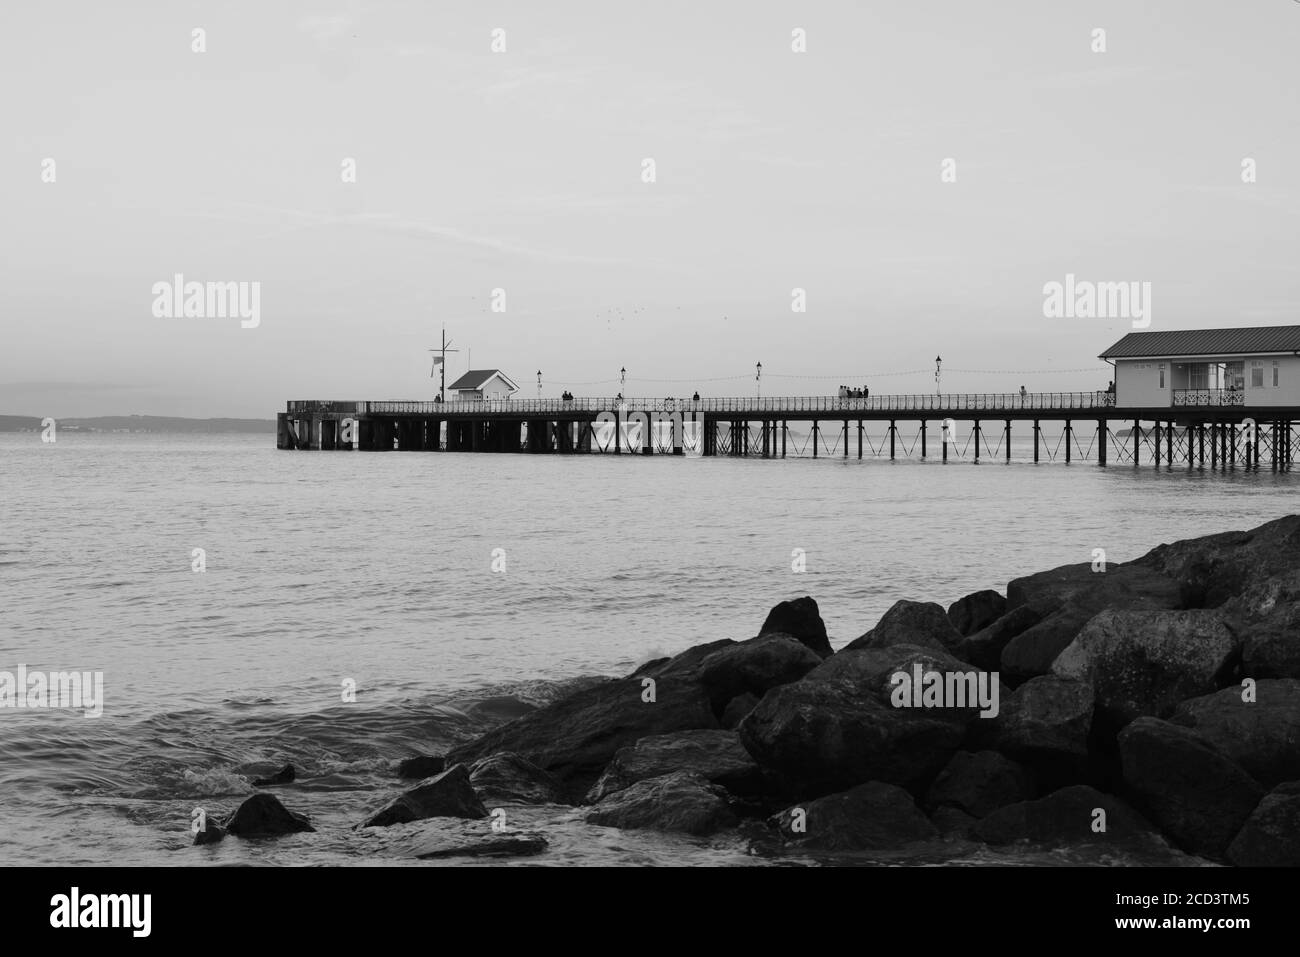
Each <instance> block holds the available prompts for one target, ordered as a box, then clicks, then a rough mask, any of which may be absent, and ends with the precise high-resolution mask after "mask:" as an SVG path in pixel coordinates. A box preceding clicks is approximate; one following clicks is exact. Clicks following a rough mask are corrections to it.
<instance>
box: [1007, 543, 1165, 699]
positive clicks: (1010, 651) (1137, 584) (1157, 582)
mask: <svg viewBox="0 0 1300 957" xmlns="http://www.w3.org/2000/svg"><path fill="white" fill-rule="evenodd" d="M1105 568H1106V570H1105V571H1100V570H1098V571H1093V566H1092V565H1091V564H1089V563H1083V564H1079V565H1063V566H1061V567H1060V568H1053V569H1051V570H1050V571H1045V572H1039V573H1038V574H1035V575H1027V576H1025V577H1024V578H1017V579H1015V580H1013V581H1012V582H1011V583H1010V584H1009V585H1007V611H1008V612H1011V611H1014V610H1015V609H1017V608H1030V609H1032V610H1033V611H1035V612H1037V613H1038V614H1039V616H1041V619H1042V620H1041V621H1039V622H1038V623H1037V624H1036V625H1033V626H1031V627H1029V628H1026V629H1025V630H1024V631H1022V632H1021V633H1020V634H1018V635H1016V636H1015V637H1013V638H1012V639H1011V640H1010V641H1009V642H1007V644H1006V647H1004V648H1003V650H1002V671H1003V672H1005V673H1006V675H1007V677H1008V679H1011V680H1013V681H1023V680H1025V679H1027V678H1033V677H1036V676H1038V675H1043V674H1047V673H1048V672H1049V671H1050V670H1051V667H1052V662H1054V661H1055V660H1056V658H1057V656H1058V655H1060V653H1061V652H1062V651H1064V650H1065V649H1066V647H1068V646H1069V644H1070V643H1071V642H1072V641H1074V639H1075V637H1077V636H1078V634H1079V632H1080V631H1082V630H1083V626H1084V625H1086V624H1087V623H1088V621H1089V620H1091V619H1092V617H1093V616H1094V615H1096V614H1097V613H1098V612H1099V611H1102V610H1103V609H1106V608H1123V609H1128V610H1160V609H1176V608H1181V607H1183V606H1182V604H1181V603H1180V602H1181V598H1180V592H1179V588H1178V585H1177V583H1176V582H1174V581H1173V580H1171V579H1170V578H1168V577H1167V576H1165V575H1163V574H1161V573H1160V572H1159V571H1156V570H1154V569H1151V568H1148V567H1145V566H1141V565H1137V564H1135V563H1129V564H1127V565H1116V564H1110V565H1106V566H1105Z"/></svg>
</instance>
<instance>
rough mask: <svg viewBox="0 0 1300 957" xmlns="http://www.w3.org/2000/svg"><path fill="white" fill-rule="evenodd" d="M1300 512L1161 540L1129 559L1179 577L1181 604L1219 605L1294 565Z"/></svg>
mask: <svg viewBox="0 0 1300 957" xmlns="http://www.w3.org/2000/svg"><path fill="white" fill-rule="evenodd" d="M1298 555H1300V515H1289V516H1287V517H1286V518H1280V519H1278V520H1276V521H1273V522H1268V523H1266V524H1264V525H1260V526H1259V527H1258V528H1255V529H1252V530H1251V531H1249V532H1224V533H1222V534H1220V535H1209V536H1205V537H1203V538H1194V539H1187V540H1185V541H1180V542H1175V543H1173V544H1172V545H1161V546H1159V547H1158V548H1154V549H1152V550H1151V551H1150V552H1148V553H1147V554H1145V555H1143V556H1142V557H1141V558H1139V559H1138V560H1137V561H1136V562H1133V563H1131V564H1134V565H1141V566H1143V567H1146V568H1149V569H1152V570H1153V571H1156V572H1158V573H1159V574H1162V575H1164V576H1166V577H1168V578H1170V579H1172V580H1174V581H1175V582H1177V584H1178V587H1179V591H1180V596H1181V601H1182V605H1181V607H1183V608H1218V607H1219V606H1220V605H1223V604H1224V603H1225V602H1227V601H1229V600H1230V599H1233V598H1236V597H1240V596H1242V595H1243V594H1245V593H1246V592H1247V591H1248V590H1250V589H1251V588H1252V586H1255V585H1257V584H1258V583H1260V582H1263V581H1267V580H1268V579H1270V578H1274V577H1276V576H1282V575H1287V574H1288V573H1290V572H1293V571H1294V570H1295V568H1296V563H1297V556H1298Z"/></svg>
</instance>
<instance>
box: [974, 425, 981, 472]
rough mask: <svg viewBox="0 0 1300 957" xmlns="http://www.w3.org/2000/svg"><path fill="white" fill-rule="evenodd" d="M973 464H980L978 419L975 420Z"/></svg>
mask: <svg viewBox="0 0 1300 957" xmlns="http://www.w3.org/2000/svg"><path fill="white" fill-rule="evenodd" d="M975 464H976V465H979V464H980V420H979V419H976V420H975Z"/></svg>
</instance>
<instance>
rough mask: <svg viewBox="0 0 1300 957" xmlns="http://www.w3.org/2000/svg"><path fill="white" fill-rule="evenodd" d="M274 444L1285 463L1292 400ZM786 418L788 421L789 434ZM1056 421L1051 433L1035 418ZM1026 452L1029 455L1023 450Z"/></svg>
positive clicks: (1004, 405) (374, 410)
mask: <svg viewBox="0 0 1300 957" xmlns="http://www.w3.org/2000/svg"><path fill="white" fill-rule="evenodd" d="M277 418H278V428H277V443H276V444H277V447H278V448H280V449H294V450H320V451H369V452H379V451H403V452H412V451H415V452H497V453H504V452H512V453H531V454H561V455H584V454H612V455H624V454H634V455H657V454H668V455H701V456H705V457H715V456H738V457H757V458H781V459H783V458H787V457H793V458H814V459H815V458H841V459H846V458H857V459H862V458H864V457H868V458H877V459H888V460H897V459H935V460H938V461H941V462H950V461H952V462H969V463H982V462H994V461H1005V462H1011V461H1013V454H1012V440H1013V437H1017V438H1020V439H1021V440H1022V443H1021V453H1020V454H1019V455H1018V456H1017V457H1016V458H1015V459H1014V460H1016V461H1033V462H1036V463H1037V462H1064V463H1072V462H1091V463H1094V464H1096V465H1102V466H1104V465H1117V464H1128V465H1152V466H1165V467H1175V466H1185V467H1189V468H1205V467H1207V466H1208V467H1209V468H1213V469H1217V468H1224V469H1228V468H1245V469H1260V468H1271V469H1273V470H1276V471H1290V469H1291V467H1292V465H1293V463H1294V461H1295V458H1294V449H1295V444H1296V443H1295V439H1296V438H1297V436H1296V429H1297V424H1300V407H1296V406H1290V405H1287V406H1283V405H1278V406H1261V405H1255V404H1251V405H1250V406H1249V407H1247V406H1245V405H1244V404H1243V394H1242V393H1240V392H1235V391H1232V390H1226V389H1225V390H1219V389H1194V390H1193V389H1188V390H1177V391H1175V392H1174V393H1173V394H1172V396H1171V402H1170V404H1169V405H1167V406H1164V405H1149V406H1129V407H1121V406H1119V405H1117V404H1116V395H1115V393H1114V392H1110V391H1099V392H1038V393H1027V394H1023V395H1022V394H1020V393H1001V394H998V393H993V394H954V395H879V396H876V395H873V396H871V397H869V398H840V397H836V396H785V397H770V398H769V397H764V398H716V399H699V400H693V399H644V398H641V399H638V398H628V399H619V398H573V399H567V400H566V399H535V400H518V399H481V400H457V401H449V402H424V401H419V402H409V401H329V400H298V401H290V402H289V403H288V405H287V408H286V410H285V411H284V412H281V413H279V415H278V417H277ZM791 423H794V424H796V425H797V426H802V428H800V429H797V430H796V432H797V433H798V435H797V437H796V434H795V433H792V430H791V428H790V425H791ZM1044 423H1060V424H1061V427H1060V429H1059V431H1056V430H1053V431H1051V432H1049V431H1047V430H1045V429H1044V428H1043V424H1044ZM1031 456H1032V458H1031Z"/></svg>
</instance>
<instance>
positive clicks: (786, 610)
mask: <svg viewBox="0 0 1300 957" xmlns="http://www.w3.org/2000/svg"><path fill="white" fill-rule="evenodd" d="M758 633H759V635H760V636H762V635H768V634H782V635H789V636H790V637H791V638H793V639H794V640H795V641H798V642H800V643H801V644H804V645H807V646H808V647H809V648H811V649H812V650H813V651H814V652H816V653H817V655H818V657H821V658H829V657H830V656H831V654H832V649H831V643H830V639H829V638H827V637H826V623H825V622H823V621H822V616H821V611H820V610H819V609H818V608H817V602H815V601H814V600H813V599H812V598H810V597H809V596H807V595H805V596H804V597H803V598H796V599H794V600H793V601H783V602H781V603H780V604H779V605H777V606H776V607H774V608H773V609H772V610H771V611H769V612H768V613H767V619H766V620H765V621H764V622H763V627H762V628H760V629H758Z"/></svg>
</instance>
